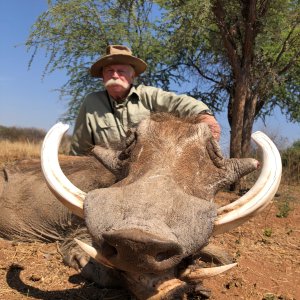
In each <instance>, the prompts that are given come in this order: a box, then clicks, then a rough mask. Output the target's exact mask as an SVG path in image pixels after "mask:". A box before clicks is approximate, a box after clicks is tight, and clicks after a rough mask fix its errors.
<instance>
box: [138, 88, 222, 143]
mask: <svg viewBox="0 0 300 300" xmlns="http://www.w3.org/2000/svg"><path fill="white" fill-rule="evenodd" d="M143 89H144V91H143V92H144V98H145V99H146V101H147V102H148V105H149V107H150V110H151V111H157V112H171V113H174V114H176V115H178V116H180V117H189V116H196V115H199V122H205V123H207V124H208V126H209V128H210V129H211V131H212V135H213V137H214V138H215V139H216V140H218V141H219V139H220V135H221V128H220V125H219V124H218V122H217V120H216V119H215V117H214V116H213V115H212V113H211V112H210V110H209V108H208V106H207V105H206V104H205V103H203V102H202V101H199V100H196V99H195V98H192V97H190V96H188V95H184V94H183V95H177V94H175V93H172V92H166V91H163V90H162V89H159V88H154V87H143Z"/></svg>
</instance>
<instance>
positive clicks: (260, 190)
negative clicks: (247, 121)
mask: <svg viewBox="0 0 300 300" xmlns="http://www.w3.org/2000/svg"><path fill="white" fill-rule="evenodd" d="M252 138H253V140H254V141H255V142H256V143H257V144H258V146H260V148H261V149H262V152H263V167H262V170H261V173H260V176H259V178H258V180H257V181H256V183H255V184H254V186H253V187H252V188H251V189H250V190H249V191H248V192H247V193H246V194H245V195H244V196H242V197H241V198H239V199H238V200H236V201H234V202H233V203H231V204H228V205H226V206H223V207H221V208H219V209H218V217H217V219H216V220H215V226H214V232H213V234H214V235H216V234H220V233H224V232H227V231H229V230H231V229H233V228H235V227H237V226H239V225H241V224H243V223H244V222H246V221H247V220H248V219H250V218H251V217H252V216H254V215H255V214H257V213H259V212H260V211H262V210H263V209H264V208H265V207H266V206H267V205H268V204H269V203H270V201H271V200H272V199H273V197H274V195H275V193H276V191H277V189H278V186H279V183H280V179H281V171H282V165H281V158H280V154H279V151H278V149H277V148H276V146H275V145H274V143H273V142H272V141H271V140H270V139H269V138H268V137H267V136H266V135H265V134H264V133H262V132H260V131H257V132H255V133H253V134H252Z"/></svg>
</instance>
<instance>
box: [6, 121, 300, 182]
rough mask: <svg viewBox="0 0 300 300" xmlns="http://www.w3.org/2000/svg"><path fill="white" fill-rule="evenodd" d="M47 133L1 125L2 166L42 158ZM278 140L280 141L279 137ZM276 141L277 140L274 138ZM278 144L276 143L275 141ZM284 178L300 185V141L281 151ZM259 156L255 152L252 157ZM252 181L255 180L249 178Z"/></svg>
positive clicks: (64, 149) (65, 143)
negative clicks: (17, 161)
mask: <svg viewBox="0 0 300 300" xmlns="http://www.w3.org/2000/svg"><path fill="white" fill-rule="evenodd" d="M45 135H46V132H45V131H44V130H41V129H36V128H20V127H5V126H1V125H0V149H1V151H0V166H3V165H4V164H5V163H7V162H13V161H15V160H19V159H31V158H39V157H40V148H41V144H42V141H43V138H44V137H45ZM70 139H71V138H70V136H65V137H64V138H63V140H62V143H61V147H60V153H61V154H68V153H69V149H70ZM277 139H279V140H280V138H279V137H277ZM274 140H276V138H274ZM275 143H276V141H275ZM280 152H281V157H282V165H283V176H282V181H283V182H284V183H286V184H292V185H293V184H299V183H300V140H298V141H296V142H294V143H293V144H292V145H291V146H290V147H288V148H286V149H282V150H281V151H280ZM258 155H259V154H258V153H256V152H255V151H254V152H253V153H252V154H251V157H256V156H258ZM249 180H250V181H253V180H255V179H253V178H252V176H250V177H249Z"/></svg>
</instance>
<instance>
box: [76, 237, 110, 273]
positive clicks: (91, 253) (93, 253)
mask: <svg viewBox="0 0 300 300" xmlns="http://www.w3.org/2000/svg"><path fill="white" fill-rule="evenodd" d="M74 241H75V242H76V243H77V244H78V245H79V247H80V248H81V249H82V250H83V251H84V252H86V253H87V254H88V255H89V256H90V257H92V258H93V259H94V260H96V261H97V262H99V263H101V264H102V265H104V266H106V267H109V268H114V266H113V265H112V264H111V263H110V262H109V261H108V260H107V259H106V258H105V257H104V256H103V255H101V254H100V253H99V252H98V251H97V250H96V249H95V248H94V247H92V246H90V245H88V244H86V243H84V242H82V241H79V240H77V239H74Z"/></svg>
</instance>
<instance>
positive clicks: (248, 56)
mask: <svg viewBox="0 0 300 300" xmlns="http://www.w3.org/2000/svg"><path fill="white" fill-rule="evenodd" d="M162 2H165V1H162ZM203 4H205V5H206V6H207V5H208V3H207V1H206V2H205V1H203V3H202V2H201V3H199V1H169V3H168V4H167V5H166V6H165V8H166V11H168V18H169V19H170V18H171V19H173V20H174V21H175V20H179V23H177V24H178V25H177V26H176V27H174V32H173V34H172V37H171V40H172V42H173V44H174V45H176V49H177V51H178V54H179V55H178V61H179V62H180V63H181V65H182V66H183V68H184V69H185V70H189V71H190V72H191V73H192V74H195V75H198V76H199V77H200V78H202V79H203V80H204V81H205V82H206V89H207V90H206V93H205V94H204V93H203V92H202V91H201V93H200V95H199V96H201V97H202V98H203V97H206V102H208V103H210V105H211V106H212V107H215V108H216V109H217V110H222V109H223V108H224V106H225V105H226V106H227V112H228V121H229V124H230V126H231V140H230V156H231V157H245V156H247V154H248V152H249V149H250V140H251V132H252V127H253V123H254V121H255V119H256V118H257V117H262V118H264V117H265V116H266V115H269V114H271V113H272V111H273V109H274V108H275V107H276V106H278V107H279V108H280V109H281V110H282V112H283V113H285V114H286V116H287V117H288V118H289V119H290V120H293V121H300V104H299V98H300V93H299V92H300V85H299V83H300V77H299V75H300V72H299V70H300V68H299V67H300V14H299V11H300V10H299V7H300V6H299V1H288V0H272V1H271V0H240V1H236V0H214V1H210V2H209V5H210V9H209V12H210V13H209V14H208V15H207V16H206V22H205V26H204V27H203V26H201V27H199V25H198V16H199V14H201V11H200V10H201V7H202V5H203ZM201 23H202V24H203V21H202V22H201ZM182 45H183V46H182ZM200 84H202V85H203V81H201V82H200ZM197 90H199V85H198V86H196V87H195V88H194V91H197Z"/></svg>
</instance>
